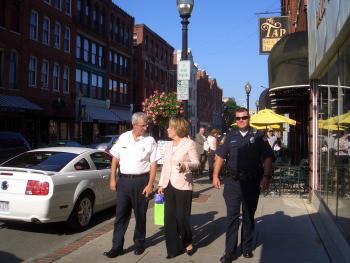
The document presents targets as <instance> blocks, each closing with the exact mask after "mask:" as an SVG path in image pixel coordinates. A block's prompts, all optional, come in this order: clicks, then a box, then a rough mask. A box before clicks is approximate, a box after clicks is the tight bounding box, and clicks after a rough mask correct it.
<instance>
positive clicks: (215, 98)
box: [209, 79, 222, 129]
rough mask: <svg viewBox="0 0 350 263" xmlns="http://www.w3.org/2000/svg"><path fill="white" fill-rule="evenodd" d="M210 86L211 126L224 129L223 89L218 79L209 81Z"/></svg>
mask: <svg viewBox="0 0 350 263" xmlns="http://www.w3.org/2000/svg"><path fill="white" fill-rule="evenodd" d="M209 85H210V107H211V109H212V110H211V126H212V127H213V128H217V129H222V89H221V88H220V87H219V86H218V84H217V82H216V79H209Z"/></svg>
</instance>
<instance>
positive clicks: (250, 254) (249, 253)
mask: <svg viewBox="0 0 350 263" xmlns="http://www.w3.org/2000/svg"><path fill="white" fill-rule="evenodd" d="M253 256H254V255H253V252H251V251H250V252H244V253H243V257H245V258H252V257H253Z"/></svg>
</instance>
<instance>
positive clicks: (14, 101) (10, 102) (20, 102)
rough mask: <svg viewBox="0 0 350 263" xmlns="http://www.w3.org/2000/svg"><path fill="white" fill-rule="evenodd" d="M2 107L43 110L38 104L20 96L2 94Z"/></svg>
mask: <svg viewBox="0 0 350 263" xmlns="http://www.w3.org/2000/svg"><path fill="white" fill-rule="evenodd" d="M0 108H1V110H3V111H24V110H34V111H41V110H42V108H40V107H39V106H38V105H36V104H34V103H32V102H30V101H29V100H27V99H25V98H23V97H20V96H9V95H0Z"/></svg>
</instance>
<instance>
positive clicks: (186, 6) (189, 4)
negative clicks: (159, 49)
mask: <svg viewBox="0 0 350 263" xmlns="http://www.w3.org/2000/svg"><path fill="white" fill-rule="evenodd" d="M176 5H177V10H178V11H179V14H180V17H181V18H182V20H181V24H182V51H181V60H187V49H188V48H187V31H188V30H187V28H188V27H187V26H188V24H189V23H190V21H189V20H188V19H189V18H190V17H191V12H192V9H193V5H194V0H176Z"/></svg>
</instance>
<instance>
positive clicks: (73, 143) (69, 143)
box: [47, 140, 83, 147]
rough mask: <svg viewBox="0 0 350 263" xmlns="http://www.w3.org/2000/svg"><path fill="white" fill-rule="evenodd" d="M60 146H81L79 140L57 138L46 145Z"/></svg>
mask: <svg viewBox="0 0 350 263" xmlns="http://www.w3.org/2000/svg"><path fill="white" fill-rule="evenodd" d="M60 146H66V147H83V146H82V145H81V144H80V143H79V142H76V141H71V140H58V141H55V142H51V143H49V144H48V145H47V147H60Z"/></svg>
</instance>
